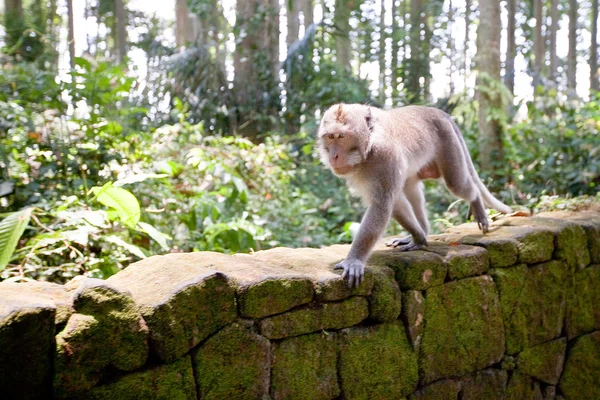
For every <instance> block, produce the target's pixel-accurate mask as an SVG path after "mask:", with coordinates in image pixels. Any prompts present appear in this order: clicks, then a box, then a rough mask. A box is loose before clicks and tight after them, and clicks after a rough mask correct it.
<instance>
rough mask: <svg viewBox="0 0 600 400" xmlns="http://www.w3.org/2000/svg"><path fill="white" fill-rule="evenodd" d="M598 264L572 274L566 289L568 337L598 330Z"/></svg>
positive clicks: (599, 316)
mask: <svg viewBox="0 0 600 400" xmlns="http://www.w3.org/2000/svg"><path fill="white" fill-rule="evenodd" d="M599 304H600V265H591V266H589V267H587V268H585V269H583V270H581V271H577V272H576V273H575V274H574V275H573V284H572V285H571V286H570V287H569V288H568V289H567V307H566V314H567V317H566V325H567V337H568V338H569V339H571V338H574V337H576V336H579V335H582V334H584V333H590V332H592V331H595V330H600V307H598V305H599Z"/></svg>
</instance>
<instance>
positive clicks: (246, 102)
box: [233, 0, 279, 139]
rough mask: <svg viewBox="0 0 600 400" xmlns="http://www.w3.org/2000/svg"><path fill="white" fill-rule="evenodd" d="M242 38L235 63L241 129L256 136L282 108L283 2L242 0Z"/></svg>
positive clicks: (239, 22)
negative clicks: (280, 4)
mask: <svg viewBox="0 0 600 400" xmlns="http://www.w3.org/2000/svg"><path fill="white" fill-rule="evenodd" d="M236 7H237V9H236V28H235V31H236V32H244V33H245V35H244V36H241V37H239V38H238V41H237V46H236V48H235V53H234V60H233V65H234V69H235V75H234V92H235V98H236V104H237V106H236V107H237V114H238V115H237V131H238V132H239V133H240V134H242V135H244V136H247V137H250V138H253V139H256V137H257V135H258V134H259V133H261V132H265V131H268V130H269V129H272V125H271V123H270V122H271V120H272V119H273V118H260V117H259V116H260V115H264V114H265V111H266V112H267V114H269V115H270V116H271V117H276V114H277V111H278V108H279V92H278V84H279V3H278V1H277V0H247V1H238V2H237V6H236Z"/></svg>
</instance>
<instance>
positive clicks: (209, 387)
mask: <svg viewBox="0 0 600 400" xmlns="http://www.w3.org/2000/svg"><path fill="white" fill-rule="evenodd" d="M192 361H193V363H194V366H195V368H194V371H195V378H196V382H197V384H198V392H199V397H200V398H202V399H258V398H264V397H266V396H267V395H268V393H269V386H268V385H269V383H268V382H269V368H270V344H269V341H268V340H266V339H265V338H263V337H261V336H260V335H258V334H256V333H255V332H253V331H252V323H251V322H246V321H240V322H234V323H233V324H231V325H229V326H228V327H226V328H224V329H223V330H221V331H220V332H218V333H217V334H215V335H214V336H212V337H211V338H210V339H208V340H207V341H206V342H205V343H204V344H202V345H201V346H200V347H199V348H198V350H197V351H196V352H195V354H193V360H192Z"/></svg>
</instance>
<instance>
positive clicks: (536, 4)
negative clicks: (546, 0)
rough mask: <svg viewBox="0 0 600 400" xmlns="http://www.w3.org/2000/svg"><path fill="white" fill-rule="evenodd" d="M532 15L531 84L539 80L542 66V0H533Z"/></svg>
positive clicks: (538, 82) (534, 84) (536, 83)
mask: <svg viewBox="0 0 600 400" xmlns="http://www.w3.org/2000/svg"><path fill="white" fill-rule="evenodd" d="M533 17H534V18H535V31H534V35H533V50H534V51H533V54H534V56H533V57H534V60H533V86H534V87H536V86H537V85H539V84H540V82H541V77H542V69H543V66H544V36H543V35H542V25H543V24H544V22H543V5H542V0H533Z"/></svg>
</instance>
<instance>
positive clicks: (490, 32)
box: [476, 0, 504, 176]
mask: <svg viewBox="0 0 600 400" xmlns="http://www.w3.org/2000/svg"><path fill="white" fill-rule="evenodd" d="M479 9H480V16H479V18H480V21H485V23H480V24H479V27H478V28H477V58H476V60H477V69H478V70H479V74H478V76H477V86H482V87H485V88H486V89H487V90H482V91H478V93H477V99H478V100H479V111H478V116H477V117H478V126H479V135H480V137H479V162H480V164H481V169H482V170H483V171H485V172H487V173H489V174H491V175H492V176H493V175H494V171H495V170H496V167H497V166H500V165H502V162H503V159H504V152H503V148H502V130H501V125H500V122H499V121H498V119H497V118H490V116H492V115H494V112H497V110H499V109H501V107H502V101H501V95H500V93H498V92H497V91H495V90H494V89H493V86H491V85H490V83H491V82H493V81H497V82H500V33H501V22H500V2H498V1H496V0H480V2H479Z"/></svg>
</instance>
